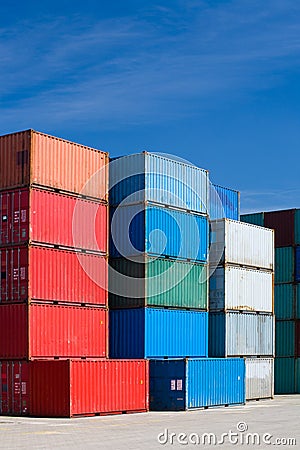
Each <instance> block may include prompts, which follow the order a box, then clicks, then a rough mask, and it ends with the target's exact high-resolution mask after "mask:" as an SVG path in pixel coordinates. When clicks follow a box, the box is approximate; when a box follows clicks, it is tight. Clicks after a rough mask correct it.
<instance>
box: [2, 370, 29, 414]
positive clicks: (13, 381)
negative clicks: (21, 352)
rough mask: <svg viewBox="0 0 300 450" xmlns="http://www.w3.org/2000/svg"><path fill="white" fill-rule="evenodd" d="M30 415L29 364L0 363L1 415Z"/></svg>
mask: <svg viewBox="0 0 300 450" xmlns="http://www.w3.org/2000/svg"><path fill="white" fill-rule="evenodd" d="M29 413H30V389H29V363H28V362H27V361H0V414H2V415H4V416H7V415H17V416H21V415H28V414H29Z"/></svg>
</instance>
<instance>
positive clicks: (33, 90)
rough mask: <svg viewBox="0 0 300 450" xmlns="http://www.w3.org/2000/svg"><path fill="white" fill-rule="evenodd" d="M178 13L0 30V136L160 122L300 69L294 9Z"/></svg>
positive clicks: (196, 5) (231, 7)
mask: <svg viewBox="0 0 300 450" xmlns="http://www.w3.org/2000/svg"><path fill="white" fill-rule="evenodd" d="M177 4H179V5H180V4H181V7H180V9H179V10H177V9H176V8H172V7H170V6H168V7H166V6H165V3H164V2H161V5H158V6H156V7H155V8H153V9H148V10H147V11H146V10H144V11H143V14H142V15H140V16H138V15H136V16H132V17H121V18H116V19H109V20H107V19H106V20H101V19H99V20H98V19H97V18H95V20H94V21H93V22H91V21H90V20H87V19H85V17H84V16H82V17H80V18H78V17H70V18H69V19H68V20H67V21H66V19H65V18H59V17H58V18H56V19H55V20H51V21H49V20H45V21H42V22H40V23H37V24H35V25H34V26H33V25H32V23H29V22H28V23H26V22H23V23H22V24H20V23H19V24H18V23H16V25H15V27H14V29H3V28H2V29H0V61H1V62H0V69H1V70H0V101H1V103H0V112H1V127H3V128H4V129H5V128H6V127H11V123H12V122H11V121H12V119H13V120H14V122H16V119H17V120H18V121H19V123H20V126H21V127H22V126H28V125H30V124H29V123H28V122H29V120H30V123H32V122H34V123H36V124H37V125H38V126H40V125H42V124H43V123H47V124H48V126H55V124H56V123H61V122H62V121H63V122H64V123H68V122H69V123H85V124H86V125H87V126H92V127H95V126H97V124H99V123H101V122H102V123H103V121H106V122H107V123H108V122H109V123H117V124H118V126H119V124H120V123H127V122H128V121H133V122H134V121H139V120H142V121H153V122H155V121H158V122H159V121H160V120H161V118H162V117H163V118H164V120H168V119H170V118H178V117H180V116H182V115H186V114H191V113H192V112H193V110H194V109H195V108H196V109H201V107H202V108H203V109H205V108H211V107H213V106H212V105H216V103H218V102H219V101H222V98H223V99H226V98H228V97H231V98H232V97H239V98H241V97H242V96H243V95H245V93H246V92H247V91H248V90H249V89H251V90H253V89H255V90H260V89H266V88H269V87H270V86H271V85H272V84H274V83H278V82H280V75H278V76H277V77H273V76H272V77H271V76H270V74H274V73H276V71H278V73H280V71H281V70H282V69H283V68H284V67H290V66H299V65H300V59H299V56H300V33H299V23H300V5H299V6H297V4H296V2H291V1H290V0H273V1H271V0H266V1H265V2H261V1H253V0H251V1H250V0H248V1H245V2H240V1H239V0H235V1H232V2H220V3H218V4H217V3H216V5H217V6H214V7H212V6H208V2H204V1H202V2H177ZM187 4H188V5H189V6H187ZM168 5H169V3H168Z"/></svg>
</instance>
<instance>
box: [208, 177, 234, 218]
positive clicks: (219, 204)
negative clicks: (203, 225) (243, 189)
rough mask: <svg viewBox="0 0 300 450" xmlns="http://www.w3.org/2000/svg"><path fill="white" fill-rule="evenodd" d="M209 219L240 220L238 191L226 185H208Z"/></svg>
mask: <svg viewBox="0 0 300 450" xmlns="http://www.w3.org/2000/svg"><path fill="white" fill-rule="evenodd" d="M209 216H210V220H216V219H223V218H227V219H233V220H240V193H239V192H238V191H234V190H232V189H228V188H226V187H221V186H217V185H215V184H211V185H210V195H209Z"/></svg>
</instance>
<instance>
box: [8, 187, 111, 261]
mask: <svg viewBox="0 0 300 450" xmlns="http://www.w3.org/2000/svg"><path fill="white" fill-rule="evenodd" d="M0 218H1V220H0V245H1V246H6V245H9V244H14V245H18V244H23V243H32V242H33V243H34V242H35V243H43V244H53V245H56V246H61V247H75V248H80V249H85V250H92V251H95V252H100V253H103V254H107V244H108V206H107V205H105V204H101V203H97V202H95V201H91V200H84V199H80V198H76V197H72V196H68V195H63V194H58V193H55V192H51V191H46V190H43V189H36V188H34V189H31V188H22V189H14V190H10V191H3V192H0Z"/></svg>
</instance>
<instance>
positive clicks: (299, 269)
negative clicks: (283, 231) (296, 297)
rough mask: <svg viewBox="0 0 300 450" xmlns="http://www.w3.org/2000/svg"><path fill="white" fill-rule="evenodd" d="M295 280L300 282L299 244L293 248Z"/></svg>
mask: <svg viewBox="0 0 300 450" xmlns="http://www.w3.org/2000/svg"><path fill="white" fill-rule="evenodd" d="M295 281H296V282H297V283H300V246H298V247H296V248H295Z"/></svg>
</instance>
